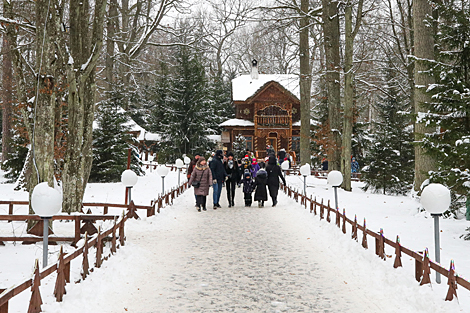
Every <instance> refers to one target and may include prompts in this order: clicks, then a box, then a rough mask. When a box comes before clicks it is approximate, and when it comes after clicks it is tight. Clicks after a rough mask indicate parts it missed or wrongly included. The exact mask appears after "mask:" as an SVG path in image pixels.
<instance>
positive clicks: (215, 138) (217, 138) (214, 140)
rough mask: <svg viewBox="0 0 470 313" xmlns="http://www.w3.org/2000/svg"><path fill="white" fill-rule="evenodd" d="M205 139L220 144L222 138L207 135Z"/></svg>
mask: <svg viewBox="0 0 470 313" xmlns="http://www.w3.org/2000/svg"><path fill="white" fill-rule="evenodd" d="M207 138H209V140H210V141H213V142H221V141H222V136H221V135H207Z"/></svg>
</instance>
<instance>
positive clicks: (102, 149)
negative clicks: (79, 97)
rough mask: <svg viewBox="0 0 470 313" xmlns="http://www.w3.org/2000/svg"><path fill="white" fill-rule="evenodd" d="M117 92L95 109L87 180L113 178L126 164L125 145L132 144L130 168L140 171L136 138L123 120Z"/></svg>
mask: <svg viewBox="0 0 470 313" xmlns="http://www.w3.org/2000/svg"><path fill="white" fill-rule="evenodd" d="M121 100H122V97H121V96H120V95H119V94H115V95H113V97H112V98H111V99H110V100H108V101H104V102H102V103H101V104H100V105H99V107H98V110H97V115H98V116H97V120H96V122H97V124H98V127H97V128H95V129H94V131H93V138H94V139H93V165H92V170H91V173H90V179H89V180H90V182H117V181H120V179H121V174H122V172H123V171H124V170H125V169H126V167H127V155H128V149H129V148H132V151H133V153H132V158H131V169H132V170H133V171H134V172H136V173H137V174H138V175H140V174H142V173H143V172H142V169H141V166H140V165H141V164H140V160H139V159H138V157H137V155H138V150H137V148H136V146H135V143H136V140H135V138H134V137H133V136H132V135H131V133H130V127H129V125H128V124H127V123H128V121H129V117H128V116H127V114H126V112H125V111H124V110H123V109H122V108H121V106H120V101H121Z"/></svg>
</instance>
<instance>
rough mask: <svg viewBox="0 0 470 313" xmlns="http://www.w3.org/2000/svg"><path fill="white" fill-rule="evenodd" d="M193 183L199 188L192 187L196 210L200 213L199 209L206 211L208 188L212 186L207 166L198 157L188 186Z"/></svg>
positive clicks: (204, 160) (203, 159)
mask: <svg viewBox="0 0 470 313" xmlns="http://www.w3.org/2000/svg"><path fill="white" fill-rule="evenodd" d="M193 181H198V182H199V187H194V194H195V195H196V205H197V210H198V211H199V212H201V209H203V210H204V211H206V210H207V209H206V197H207V195H208V194H209V187H210V186H211V184H212V172H211V170H210V169H209V167H208V166H207V162H206V159H205V158H203V157H200V158H199V160H198V161H197V164H196V166H195V167H194V170H193V172H192V173H191V178H190V179H189V186H191V185H192V183H193Z"/></svg>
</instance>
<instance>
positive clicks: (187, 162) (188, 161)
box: [183, 156, 191, 175]
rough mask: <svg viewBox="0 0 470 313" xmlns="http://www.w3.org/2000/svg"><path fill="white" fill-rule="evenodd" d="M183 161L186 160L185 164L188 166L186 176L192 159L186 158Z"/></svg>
mask: <svg viewBox="0 0 470 313" xmlns="http://www.w3.org/2000/svg"><path fill="white" fill-rule="evenodd" d="M183 160H184V164H185V165H186V175H187V174H188V169H189V163H191V159H190V158H189V157H188V156H185V157H184V158H183Z"/></svg>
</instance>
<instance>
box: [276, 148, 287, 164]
mask: <svg viewBox="0 0 470 313" xmlns="http://www.w3.org/2000/svg"><path fill="white" fill-rule="evenodd" d="M277 158H278V159H279V164H282V162H284V160H285V159H286V149H284V148H282V149H281V150H279V152H278V153H277Z"/></svg>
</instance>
